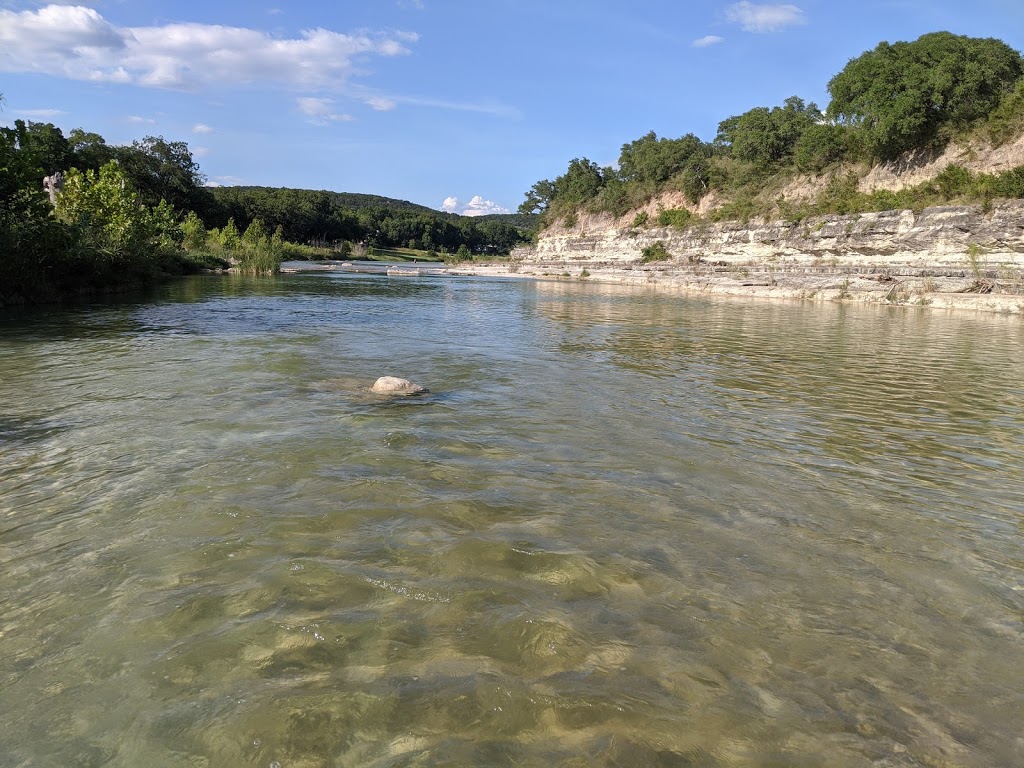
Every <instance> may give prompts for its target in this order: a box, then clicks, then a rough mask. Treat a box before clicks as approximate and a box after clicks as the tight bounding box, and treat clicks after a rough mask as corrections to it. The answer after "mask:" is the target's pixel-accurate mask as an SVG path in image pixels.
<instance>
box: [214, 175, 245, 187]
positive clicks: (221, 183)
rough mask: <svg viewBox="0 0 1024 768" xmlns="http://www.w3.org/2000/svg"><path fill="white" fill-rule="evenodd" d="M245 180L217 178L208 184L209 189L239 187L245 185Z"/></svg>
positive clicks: (235, 177) (227, 177) (225, 177)
mask: <svg viewBox="0 0 1024 768" xmlns="http://www.w3.org/2000/svg"><path fill="white" fill-rule="evenodd" d="M244 183H245V179H242V178H239V177H238V176H215V177H214V178H213V179H210V180H209V181H207V182H206V186H208V187H237V186H238V185H239V184H244Z"/></svg>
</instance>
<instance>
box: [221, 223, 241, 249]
mask: <svg viewBox="0 0 1024 768" xmlns="http://www.w3.org/2000/svg"><path fill="white" fill-rule="evenodd" d="M241 246H242V238H241V235H239V234H238V227H236V226H235V220H234V218H230V219H228V223H227V224H225V225H224V227H223V228H222V229H221V230H220V247H221V248H223V249H224V250H225V251H228V252H229V253H232V252H234V251H237V250H238V249H239V248H241Z"/></svg>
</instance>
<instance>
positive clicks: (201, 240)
mask: <svg viewBox="0 0 1024 768" xmlns="http://www.w3.org/2000/svg"><path fill="white" fill-rule="evenodd" d="M181 235H182V241H181V245H182V247H183V248H184V249H185V250H186V251H201V250H202V249H203V248H204V247H205V246H206V227H205V226H204V225H203V220H202V219H200V218H199V216H198V215H196V212H195V211H189V212H188V215H186V216H185V220H184V221H183V222H181Z"/></svg>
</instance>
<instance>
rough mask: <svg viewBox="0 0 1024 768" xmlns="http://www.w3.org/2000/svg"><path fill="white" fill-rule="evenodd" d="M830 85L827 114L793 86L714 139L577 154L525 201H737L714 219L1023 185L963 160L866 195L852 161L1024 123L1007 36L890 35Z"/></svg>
mask: <svg viewBox="0 0 1024 768" xmlns="http://www.w3.org/2000/svg"><path fill="white" fill-rule="evenodd" d="M829 90H830V92H831V95H832V102H831V103H830V105H829V109H828V113H827V115H823V114H822V113H821V111H820V110H819V109H818V107H817V106H816V105H815V104H813V103H805V102H804V100H803V99H801V98H799V97H797V96H792V97H790V98H788V99H786V100H785V102H784V104H783V105H782V106H777V107H771V108H769V107H756V108H754V109H751V110H748V111H747V112H744V113H742V114H740V115H735V116H733V117H729V118H727V119H725V120H723V121H722V122H721V123H720V124H719V126H718V133H717V136H716V138H715V141H714V142H713V143H705V142H702V141H701V140H700V139H699V138H697V137H696V136H694V135H693V134H686V135H684V136H682V137H681V138H679V139H667V138H659V137H658V136H657V135H656V134H655V133H654V132H653V131H652V132H649V133H647V134H645V135H644V136H642V137H640V138H639V139H636V140H635V141H632V142H630V143H628V144H624V145H623V146H622V149H621V153H620V156H619V163H618V168H617V169H613V168H604V169H600V168H598V167H597V166H596V165H595V164H594V163H592V162H590V161H588V160H586V159H585V158H584V159H582V160H581V159H576V160H573V161H572V162H571V163H570V165H569V169H568V170H567V171H566V173H565V174H563V175H562V176H559V177H557V178H556V179H555V181H548V180H543V181H540V182H537V184H535V185H534V186H533V187H532V188H531V190H530V191H529V192H528V193H527V199H526V202H525V203H524V204H523V206H522V208H521V210H523V211H530V212H535V211H540V212H541V213H542V214H544V215H543V216H542V222H543V223H544V224H545V225H547V224H551V223H554V222H557V221H566V222H573V221H574V220H575V219H574V216H575V215H576V214H578V213H579V212H581V211H584V210H585V211H592V212H606V213H610V214H612V215H614V216H615V217H621V216H624V215H626V214H627V213H629V211H633V210H636V209H637V208H639V207H641V206H643V205H645V204H647V203H648V202H649V201H650V200H652V199H653V198H655V197H656V196H657V195H659V194H661V193H664V192H667V191H670V190H671V191H681V192H683V194H685V196H686V199H687V200H688V201H689V202H691V203H697V202H699V201H700V200H701V199H703V198H704V197H705V196H706V195H708V194H709V193H710V192H713V191H715V192H719V193H720V194H721V197H722V198H724V199H725V200H726V201H727V202H725V203H724V204H722V205H720V206H719V207H718V208H717V209H715V210H714V211H712V212H711V213H710V214H708V216H707V218H708V219H709V220H711V221H722V220H740V221H747V220H749V219H750V218H752V217H755V216H765V217H767V216H773V215H778V214H780V213H781V215H783V216H784V217H785V218H787V219H789V220H792V221H799V220H800V219H801V218H802V217H803V216H806V215H813V214H814V213H821V212H825V211H828V212H831V213H841V212H853V211H858V210H879V209H881V208H884V207H895V208H900V207H903V208H914V209H915V210H916V209H919V208H921V207H923V206H925V205H929V204H935V203H937V202H943V201H948V200H951V199H957V200H963V201H968V200H974V201H978V202H980V203H981V204H982V205H985V206H988V205H991V201H992V200H995V199H997V198H1000V197H1017V196H1019V192H1018V189H1019V184H1020V180H1019V177H1017V176H1014V175H1013V174H1010V175H1007V174H997V175H990V176H971V177H970V178H969V179H968V178H967V177H965V176H964V173H963V172H961V171H962V169H961V170H958V169H956V168H953V169H950V170H948V171H947V172H946V173H945V174H944V175H942V176H941V177H940V178H938V179H936V180H935V181H934V183H932V184H930V185H925V186H923V187H921V188H920V189H917V188H915V189H914V190H903V191H900V192H886V191H877V192H873V193H871V194H862V193H860V192H859V191H858V190H857V179H856V178H855V177H854V178H852V179H851V178H850V177H847V176H846V174H845V171H844V167H845V170H851V169H852V168H853V167H854V165H853V164H854V163H855V162H860V161H865V160H876V159H880V158H882V159H890V158H895V157H896V156H897V155H898V154H900V153H901V152H903V151H905V150H911V149H919V148H929V149H932V148H935V147H936V146H938V145H939V144H940V143H941V142H943V141H945V140H947V139H948V138H950V136H952V135H958V136H961V137H978V136H985V137H987V138H989V139H990V140H991V141H992V142H994V143H996V144H998V143H1000V142H1005V141H1007V140H1009V139H1010V138H1013V137H1015V136H1018V135H1020V133H1022V132H1024V59H1022V57H1021V55H1020V54H1019V53H1018V52H1016V51H1014V50H1013V49H1012V48H1010V47H1009V46H1007V45H1006V44H1005V43H1002V42H1000V41H998V40H993V39H979V38H969V37H962V36H958V35H953V34H950V33H948V32H937V33H933V34H930V35H924V36H922V37H921V38H919V39H918V40H916V41H914V42H911V43H895V44H892V45H890V44H889V43H881V44H880V45H879V46H878V47H877V48H875V49H874V50H872V51H868V52H866V53H864V54H863V55H861V56H860V57H858V58H856V59H853V60H852V61H850V62H849V64H848V65H847V66H846V67H845V68H844V69H843V71H842V72H840V73H839V74H837V75H836V76H835V77H833V78H832V80H831V81H830V83H829ZM830 171H832V172H834V173H835V174H837V176H836V178H834V179H833V180H832V181H831V182H830V183H829V185H828V188H827V189H826V190H825V191H824V193H823V194H822V195H821V196H820V197H819V199H818V200H816V201H814V202H813V203H801V204H796V205H794V204H792V203H788V202H785V201H783V202H781V203H780V202H779V201H780V200H782V198H781V195H780V193H781V191H782V188H783V186H784V185H785V184H786V183H787V182H788V181H789V180H790V179H791V178H792V177H793V176H794V175H795V173H797V172H802V173H815V174H819V173H826V172H830ZM634 226H635V225H634Z"/></svg>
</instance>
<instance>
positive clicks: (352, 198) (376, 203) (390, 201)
mask: <svg viewBox="0 0 1024 768" xmlns="http://www.w3.org/2000/svg"><path fill="white" fill-rule="evenodd" d="M210 191H211V192H212V193H213V196H214V198H216V199H220V200H225V199H234V198H236V197H237V195H238V193H253V192H255V193H257V194H280V193H284V194H286V195H287V194H296V195H302V196H306V195H321V194H323V195H327V196H328V198H329V199H330V201H331V202H332V203H333V204H334V205H336V206H337V207H338V208H343V209H345V210H349V211H360V210H363V209H365V208H390V209H393V210H401V211H414V212H417V213H426V214H430V215H433V216H443V217H448V218H453V219H463V218H466V219H473V220H474V221H477V222H480V223H483V222H485V221H493V222H498V223H501V224H510V225H511V226H513V227H515V228H516V229H520V230H523V231H525V232H534V231H536V229H537V225H538V222H539V220H540V216H539V215H538V214H535V213H491V214H487V215H486V216H462V215H460V214H457V213H449V212H446V211H439V210H437V209H436V208H429V207H427V206H425V205H420V204H419V203H411V202H409V201H408V200H399V199H397V198H394V197H383V196H381V195H367V194H363V193H361V192H332V191H331V190H327V189H318V190H313V189H297V188H289V187H261V186H244V185H238V186H230V187H229V186H223V187H211V188H210Z"/></svg>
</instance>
